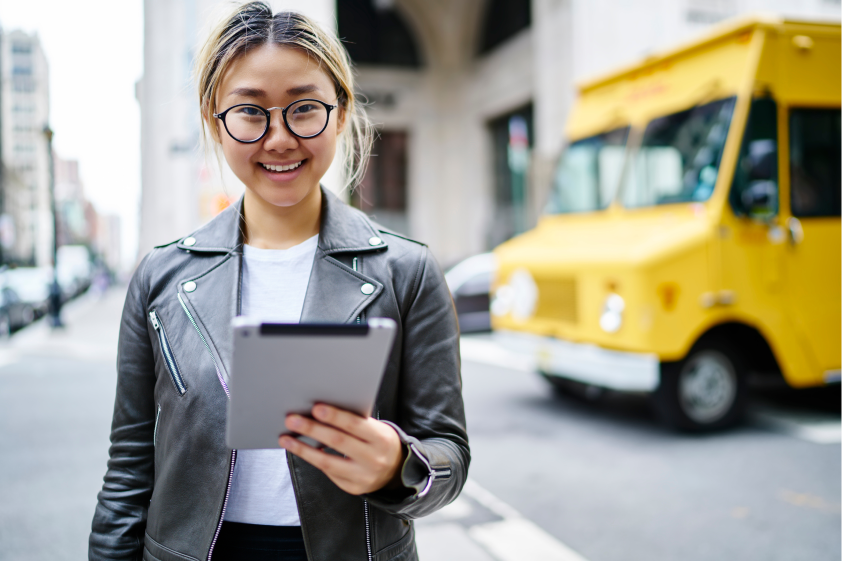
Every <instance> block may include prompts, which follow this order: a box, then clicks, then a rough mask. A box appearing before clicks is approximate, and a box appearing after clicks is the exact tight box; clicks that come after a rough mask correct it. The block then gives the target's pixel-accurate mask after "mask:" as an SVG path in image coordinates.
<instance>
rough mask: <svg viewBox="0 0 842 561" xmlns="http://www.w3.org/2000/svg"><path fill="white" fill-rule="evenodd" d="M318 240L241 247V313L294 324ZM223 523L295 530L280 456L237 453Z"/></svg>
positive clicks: (295, 514) (286, 474) (289, 489)
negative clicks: (271, 246) (281, 246)
mask: <svg viewBox="0 0 842 561" xmlns="http://www.w3.org/2000/svg"><path fill="white" fill-rule="evenodd" d="M318 241H319V236H318V235H315V236H313V237H312V238H310V239H309V240H306V241H304V242H302V243H300V244H298V245H297V246H295V247H291V248H289V249H257V248H255V247H251V246H249V245H246V246H243V294H242V298H243V300H242V313H243V315H245V316H249V317H254V318H257V319H260V320H263V321H272V322H277V323H298V322H299V321H301V310H302V308H303V307H304V295H305V294H306V292H307V284H308V282H309V280H310V271H311V270H312V269H313V258H314V256H315V254H316V246H317V245H318ZM225 520H228V521H229V522H243V523H246V524H264V525H268V526H300V525H301V520H300V519H299V518H298V506H297V505H296V502H295V493H294V491H293V489H292V480H291V479H290V476H289V467H288V466H287V457H286V451H285V450H281V449H278V450H238V451H237V462H236V463H235V464H234V478H233V479H232V480H231V490H230V494H229V496H228V506H227V508H226V509H225Z"/></svg>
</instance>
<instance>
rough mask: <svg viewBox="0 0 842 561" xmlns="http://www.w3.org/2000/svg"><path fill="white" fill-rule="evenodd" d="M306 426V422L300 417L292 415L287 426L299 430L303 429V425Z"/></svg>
mask: <svg viewBox="0 0 842 561" xmlns="http://www.w3.org/2000/svg"><path fill="white" fill-rule="evenodd" d="M303 424H304V421H303V420H302V419H301V417H299V416H298V415H292V416H290V418H289V419H288V420H287V425H288V426H289V427H291V428H294V429H297V428H301V425H303Z"/></svg>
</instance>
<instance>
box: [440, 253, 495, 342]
mask: <svg viewBox="0 0 842 561" xmlns="http://www.w3.org/2000/svg"><path fill="white" fill-rule="evenodd" d="M495 267H496V266H495V261H494V256H493V255H492V254H491V253H480V254H479V255H474V256H471V257H468V258H467V259H465V260H464V261H461V262H459V263H458V264H456V265H454V266H453V267H452V268H450V269H449V270H448V271H447V273H445V275H444V278H445V280H446V281H447V286H448V288H450V293H451V294H452V295H453V302H454V303H455V304H456V314H457V316H458V317H459V329H460V331H461V332H462V333H475V332H483V331H491V314H490V313H489V309H488V306H489V296H488V294H489V291H490V290H491V278H492V277H493V276H494V271H495Z"/></svg>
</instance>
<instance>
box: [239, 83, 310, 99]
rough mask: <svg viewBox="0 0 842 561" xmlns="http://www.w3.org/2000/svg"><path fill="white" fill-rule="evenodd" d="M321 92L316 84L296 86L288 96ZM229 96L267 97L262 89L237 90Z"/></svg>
mask: <svg viewBox="0 0 842 561" xmlns="http://www.w3.org/2000/svg"><path fill="white" fill-rule="evenodd" d="M317 91H321V90H320V89H319V87H318V86H316V85H315V84H307V85H306V86H296V87H294V88H290V89H288V90H287V94H288V95H301V94H307V93H313V92H317ZM228 95H238V96H240V97H266V95H267V94H266V91H265V90H261V89H260V88H236V89H234V90H232V91H231V93H229V94H228Z"/></svg>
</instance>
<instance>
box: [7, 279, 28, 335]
mask: <svg viewBox="0 0 842 561" xmlns="http://www.w3.org/2000/svg"><path fill="white" fill-rule="evenodd" d="M34 320H35V310H34V309H33V308H32V306H31V305H29V304H28V303H26V302H24V301H23V300H21V298H20V296H18V294H17V292H15V291H14V290H13V289H11V288H9V287H8V286H4V287H3V288H0V338H6V337H8V336H9V335H11V334H12V331H15V330H17V329H20V328H21V327H25V326H27V325H29V324H30V323H32V322H33V321H34Z"/></svg>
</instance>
